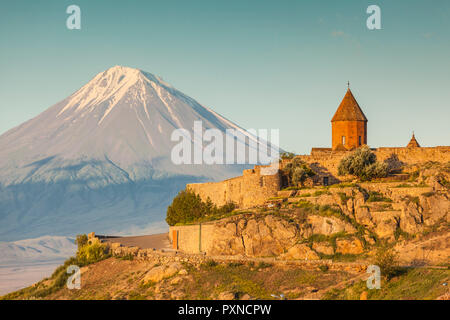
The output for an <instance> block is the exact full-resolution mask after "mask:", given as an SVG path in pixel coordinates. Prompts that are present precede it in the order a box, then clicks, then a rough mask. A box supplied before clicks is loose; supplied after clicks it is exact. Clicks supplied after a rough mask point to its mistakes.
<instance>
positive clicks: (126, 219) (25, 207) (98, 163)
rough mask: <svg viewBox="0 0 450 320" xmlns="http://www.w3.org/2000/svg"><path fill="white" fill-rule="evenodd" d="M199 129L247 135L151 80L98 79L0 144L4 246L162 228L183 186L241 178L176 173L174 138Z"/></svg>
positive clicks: (226, 170)
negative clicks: (53, 237)
mask: <svg viewBox="0 0 450 320" xmlns="http://www.w3.org/2000/svg"><path fill="white" fill-rule="evenodd" d="M198 120H201V121H202V125H203V129H209V128H217V129H219V130H220V131H221V132H224V131H225V130H226V129H235V130H238V131H240V132H243V129H241V128H240V127H239V126H237V125H235V124H234V123H232V122H231V121H229V120H227V119H225V118H224V117H222V116H220V115H219V114H217V113H215V112H214V111H213V110H211V109H209V108H206V107H204V106H202V105H201V104H199V103H198V102H197V101H195V100H194V99H192V98H190V97H188V96H187V95H185V94H183V93H182V92H180V91H178V90H177V89H175V88H173V87H172V86H171V85H169V84H168V83H166V82H164V81H163V80H162V79H161V78H159V77H157V76H154V75H152V74H150V73H146V72H143V71H141V70H138V69H132V68H127V67H121V66H116V67H113V68H110V69H108V70H106V71H105V72H102V73H99V74H98V75H96V76H95V77H94V78H93V79H92V80H91V81H89V82H88V83H87V84H86V85H85V86H83V87H82V88H81V89H79V90H78V91H76V92H75V93H74V94H72V95H71V96H69V97H68V98H66V99H64V100H63V101H61V102H59V103H57V104H56V105H54V106H52V107H50V108H49V109H47V110H46V111H44V112H42V113H41V114H39V115H38V116H37V117H35V118H33V119H31V120H29V121H27V122H25V123H23V124H22V125H20V126H18V127H16V128H13V129H11V130H9V131H8V132H6V133H4V134H3V135H1V136H0V240H3V241H12V240H16V239H23V238H30V237H38V236H41V235H46V234H51V235H71V236H72V235H75V234H76V233H81V232H90V231H96V232H97V233H114V232H121V233H124V232H125V233H126V232H127V230H133V232H134V233H136V232H139V231H138V230H141V231H140V232H141V233H142V232H148V231H149V230H152V231H160V230H161V228H165V225H164V224H163V223H161V221H163V220H164V217H165V211H166V207H167V205H168V204H169V203H170V201H171V199H172V198H173V197H174V196H175V195H176V193H177V192H178V191H179V190H181V189H183V188H184V187H185V184H186V183H191V182H199V181H207V180H218V179H224V178H229V177H232V176H236V175H239V174H240V173H241V170H242V169H243V166H242V165H228V166H225V165H175V164H173V163H172V161H171V159H170V153H171V150H172V148H173V146H174V145H175V144H177V142H173V141H171V139H170V138H171V134H172V132H173V131H174V130H175V129H177V128H184V129H187V130H188V131H189V132H191V133H192V132H193V126H194V121H198ZM248 139H254V137H253V136H248V138H247V139H244V140H241V141H238V142H237V143H244V144H246V145H248V141H249V140H248ZM139 228H141V229H139Z"/></svg>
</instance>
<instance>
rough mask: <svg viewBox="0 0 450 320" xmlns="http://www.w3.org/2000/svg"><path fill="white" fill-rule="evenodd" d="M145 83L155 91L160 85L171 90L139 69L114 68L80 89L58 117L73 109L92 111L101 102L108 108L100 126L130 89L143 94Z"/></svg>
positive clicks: (158, 79)
mask: <svg viewBox="0 0 450 320" xmlns="http://www.w3.org/2000/svg"><path fill="white" fill-rule="evenodd" d="M146 83H148V84H150V85H151V86H152V87H153V88H155V89H156V90H160V89H159V86H160V85H163V86H165V87H168V88H169V87H170V88H171V86H170V85H168V84H167V83H165V82H164V81H162V79H160V78H159V77H157V76H155V75H153V74H150V73H144V72H143V71H141V70H139V69H134V68H129V67H123V66H114V67H112V68H109V69H108V70H106V71H104V72H100V73H99V74H97V75H96V76H95V77H94V78H93V79H92V80H91V81H89V82H88V83H87V84H86V85H84V86H83V87H82V88H81V89H79V90H78V91H77V92H75V93H74V94H72V95H71V96H70V97H69V98H68V102H67V104H66V105H65V107H63V108H62V109H61V111H60V112H59V113H58V116H60V115H61V114H63V113H64V112H65V111H67V110H71V109H74V110H75V111H76V112H77V111H81V110H84V109H85V108H90V109H93V108H94V107H96V106H98V105H100V104H101V103H103V102H108V104H109V106H108V108H107V109H106V111H105V113H104V115H103V117H102V118H101V119H100V121H99V123H98V124H101V122H102V121H103V120H104V118H105V117H106V116H107V115H108V114H109V112H110V111H111V110H112V109H113V108H114V107H115V106H116V104H117V103H118V102H119V101H120V100H121V99H122V98H123V96H124V95H125V94H126V93H127V92H129V90H130V89H131V88H132V87H133V88H134V89H135V90H134V91H135V92H139V91H141V92H145V84H146Z"/></svg>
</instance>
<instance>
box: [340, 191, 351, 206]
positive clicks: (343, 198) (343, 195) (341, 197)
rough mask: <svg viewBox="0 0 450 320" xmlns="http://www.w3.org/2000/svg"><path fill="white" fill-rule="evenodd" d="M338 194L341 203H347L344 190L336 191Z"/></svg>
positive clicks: (347, 198)
mask: <svg viewBox="0 0 450 320" xmlns="http://www.w3.org/2000/svg"><path fill="white" fill-rule="evenodd" d="M338 196H339V198H340V199H341V204H345V203H347V201H348V200H349V199H350V197H348V196H347V195H346V194H345V193H344V192H338Z"/></svg>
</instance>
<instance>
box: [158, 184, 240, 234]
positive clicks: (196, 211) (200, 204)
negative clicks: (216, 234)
mask: <svg viewBox="0 0 450 320" xmlns="http://www.w3.org/2000/svg"><path fill="white" fill-rule="evenodd" d="M235 207H236V206H235V204H234V203H232V202H230V203H226V204H225V205H223V206H221V207H219V208H218V207H217V206H216V205H215V204H214V203H213V202H212V201H211V199H210V198H209V197H208V199H207V200H206V202H204V201H202V199H201V198H200V196H199V195H198V194H195V193H194V192H192V191H190V190H187V191H186V190H183V191H180V192H179V193H178V195H177V196H176V197H175V198H174V199H173V201H172V204H171V205H170V206H169V207H168V208H167V216H166V222H167V223H168V224H169V225H170V226H173V225H175V224H177V223H189V222H194V221H196V220H198V219H199V218H202V217H204V216H207V215H215V214H226V213H229V212H231V211H233V210H234V209H235Z"/></svg>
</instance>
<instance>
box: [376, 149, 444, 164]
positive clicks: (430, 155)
mask: <svg viewBox="0 0 450 320" xmlns="http://www.w3.org/2000/svg"><path fill="white" fill-rule="evenodd" d="M375 154H376V155H377V159H378V160H379V161H384V160H386V159H388V158H390V157H391V156H392V155H393V154H394V155H396V156H397V157H398V159H399V160H400V161H402V162H405V163H408V164H415V163H421V162H427V161H437V162H447V161H450V147H424V148H378V149H376V151H375Z"/></svg>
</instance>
